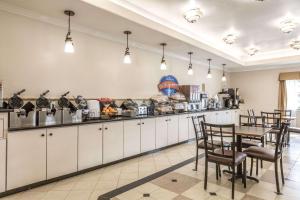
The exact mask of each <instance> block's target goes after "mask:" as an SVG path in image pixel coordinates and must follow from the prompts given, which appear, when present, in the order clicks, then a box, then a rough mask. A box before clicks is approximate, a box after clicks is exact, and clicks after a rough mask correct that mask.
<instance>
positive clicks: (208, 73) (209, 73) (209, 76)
mask: <svg viewBox="0 0 300 200" xmlns="http://www.w3.org/2000/svg"><path fill="white" fill-rule="evenodd" d="M207 60H208V72H207V78H212V75H211V71H210V62H211V59H210V58H209V59H207Z"/></svg>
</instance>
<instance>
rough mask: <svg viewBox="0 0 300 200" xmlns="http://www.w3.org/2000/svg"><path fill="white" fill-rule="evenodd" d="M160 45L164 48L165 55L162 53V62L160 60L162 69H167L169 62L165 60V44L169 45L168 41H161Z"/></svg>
mask: <svg viewBox="0 0 300 200" xmlns="http://www.w3.org/2000/svg"><path fill="white" fill-rule="evenodd" d="M160 45H161V46H162V48H163V55H162V58H161V62H160V69H161V70H163V71H165V70H167V63H166V60H165V46H167V44H166V43H161V44H160Z"/></svg>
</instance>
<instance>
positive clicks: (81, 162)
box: [78, 124, 102, 170]
mask: <svg viewBox="0 0 300 200" xmlns="http://www.w3.org/2000/svg"><path fill="white" fill-rule="evenodd" d="M101 164H102V124H89V125H84V126H79V129H78V170H83V169H87V168H90V167H94V166H97V165H101Z"/></svg>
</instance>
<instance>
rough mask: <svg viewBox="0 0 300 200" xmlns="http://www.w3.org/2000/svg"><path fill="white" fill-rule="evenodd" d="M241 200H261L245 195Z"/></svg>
mask: <svg viewBox="0 0 300 200" xmlns="http://www.w3.org/2000/svg"><path fill="white" fill-rule="evenodd" d="M242 200H263V199H261V198H258V197H255V196H251V195H248V194H247V195H245V196H244V197H243V198H242Z"/></svg>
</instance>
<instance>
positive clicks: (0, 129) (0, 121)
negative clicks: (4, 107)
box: [0, 118, 4, 138]
mask: <svg viewBox="0 0 300 200" xmlns="http://www.w3.org/2000/svg"><path fill="white" fill-rule="evenodd" d="M0 138H4V119H3V118H0Z"/></svg>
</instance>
